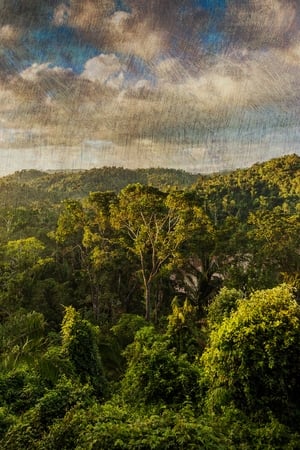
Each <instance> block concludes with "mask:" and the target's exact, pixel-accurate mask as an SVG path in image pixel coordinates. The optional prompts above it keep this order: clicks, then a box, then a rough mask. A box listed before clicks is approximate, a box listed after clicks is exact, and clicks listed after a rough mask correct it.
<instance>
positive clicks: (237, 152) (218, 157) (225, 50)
mask: <svg viewBox="0 0 300 450" xmlns="http://www.w3.org/2000/svg"><path fill="white" fill-rule="evenodd" d="M299 23H300V2H299V1H297V0H243V1H242V0H186V1H184V0H183V1H179V0H85V1H81V0H68V1H64V2H61V1H60V0H41V1H37V0H14V1H12V0H0V175H3V174H6V173H10V172H13V171H15V170H20V169H23V168H28V169H29V168H38V169H44V170H47V169H61V168H62V169H79V168H83V169H85V168H91V167H97V166H101V165H114V166H125V167H132V168H136V167H151V166H152V167H158V166H160V167H175V168H182V169H185V170H189V171H193V172H202V173H204V172H213V171H218V170H224V169H232V168H235V167H245V166H249V165H250V164H253V163H255V162H257V161H262V160H267V159H270V158H272V157H277V156H280V155H283V154H287V153H298V154H300V124H299V109H300V103H299V97H300V89H299V88H300V28H299Z"/></svg>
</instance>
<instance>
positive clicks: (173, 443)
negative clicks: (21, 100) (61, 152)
mask: <svg viewBox="0 0 300 450" xmlns="http://www.w3.org/2000/svg"><path fill="white" fill-rule="evenodd" d="M0 210H1V220H0V231H1V239H0V255H1V257H0V285H1V289H0V339H1V348H0V447H1V448H3V449H12V450H19V449H20V450H21V449H25V448H30V449H43V450H44V449H49V450H50V449H51V450H57V449H61V450H63V449H70V450H71V449H72V450H73V449H78V450H83V449H101V450H102V449H103V450H105V449H145V450H146V449H149V450H150V449H158V450H159V449H185V448H190V449H208V450H209V449H214V450H215V449H216V450H218V449H220V450H221V449H224V450H225V449H226V450H227V449H232V450H235V449H237V448H241V449H249V450H250V449H251V450H253V449H254V450H255V449H270V450H273V449H278V450H279V449H290V450H291V449H295V450H296V449H299V448H300V434H299V419H300V388H299V386H300V375H299V374H300V306H299V300H300V157H298V156H296V155H290V156H286V157H284V158H279V159H277V160H272V161H269V162H267V163H264V164H257V165H255V166H253V167H251V168H249V169H244V170H237V171H235V172H233V173H228V174H221V175H220V174H216V175H211V176H205V177H203V176H202V177H200V176H198V177H196V176H194V175H189V174H186V173H184V172H181V171H173V170H163V169H151V170H138V171H130V170H125V169H116V168H104V169H93V170H92V171H86V172H74V173H72V172H70V173H52V174H47V173H43V172H37V171H22V172H19V173H16V174H14V175H12V176H9V177H5V178H3V179H1V180H0Z"/></svg>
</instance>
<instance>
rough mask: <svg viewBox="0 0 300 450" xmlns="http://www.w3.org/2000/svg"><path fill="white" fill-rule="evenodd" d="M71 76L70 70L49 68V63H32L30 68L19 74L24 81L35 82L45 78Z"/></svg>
mask: <svg viewBox="0 0 300 450" xmlns="http://www.w3.org/2000/svg"><path fill="white" fill-rule="evenodd" d="M69 75H72V70H71V69H63V68H62V67H51V65H50V63H45V64H37V63H34V64H32V66H30V67H28V68H27V69H25V70H23V71H22V72H21V73H20V76H21V78H23V80H26V81H31V82H36V81H39V80H40V79H42V78H46V77H47V76H55V77H61V76H69Z"/></svg>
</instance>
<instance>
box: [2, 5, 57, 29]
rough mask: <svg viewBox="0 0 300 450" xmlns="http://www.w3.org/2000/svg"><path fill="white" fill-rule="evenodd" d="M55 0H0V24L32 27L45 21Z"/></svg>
mask: <svg viewBox="0 0 300 450" xmlns="http://www.w3.org/2000/svg"><path fill="white" fill-rule="evenodd" d="M57 4H58V1H56V0H39V1H37V0H26V1H24V0H15V1H11V0H0V26H1V25H7V24H9V25H13V26H16V27H32V26H33V27H34V26H37V25H41V24H43V23H47V21H48V20H49V15H50V16H51V12H52V11H53V8H54V7H55V6H56V5H57Z"/></svg>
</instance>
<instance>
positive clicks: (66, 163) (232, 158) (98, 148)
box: [0, 141, 300, 176]
mask: <svg viewBox="0 0 300 450" xmlns="http://www.w3.org/2000/svg"><path fill="white" fill-rule="evenodd" d="M290 153H296V154H299V155H300V150H299V151H292V150H291V151H290V152H288V151H287V152H286V154H290ZM280 156H282V150H281V148H265V150H264V151H263V152H262V151H261V149H260V148H257V149H253V148H252V149H251V152H250V151H247V149H246V148H245V149H240V150H239V151H237V150H234V149H232V150H230V149H228V148H226V147H225V148H217V149H216V151H214V152H211V151H209V150H208V149H207V148H205V147H204V146H203V147H186V148H181V149H180V148H177V149H176V148H170V149H167V148H166V149H163V151H159V150H158V149H154V148H152V147H151V145H149V147H148V148H147V149H146V150H145V149H143V151H141V149H140V148H139V147H138V146H137V147H135V148H133V147H131V148H126V147H120V146H116V145H114V144H113V143H112V142H110V141H87V142H85V143H84V144H83V145H82V146H81V147H79V146H78V147H76V146H73V147H59V146H58V147H56V146H43V147H32V148H8V149H1V150H0V176H5V175H8V174H11V173H13V172H16V171H20V170H23V169H26V170H30V169H34V170H42V171H61V170H63V171H64V170H89V169H92V168H101V167H123V168H128V169H133V170H135V169H139V168H140V169H148V168H153V167H154V168H155V167H157V168H158V167H161V168H170V169H177V170H178V169H179V170H184V171H187V172H190V173H202V174H209V173H216V172H222V171H224V170H234V169H237V168H244V167H249V166H251V165H252V164H255V163H257V162H263V161H267V160H269V159H271V158H275V157H280Z"/></svg>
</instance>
